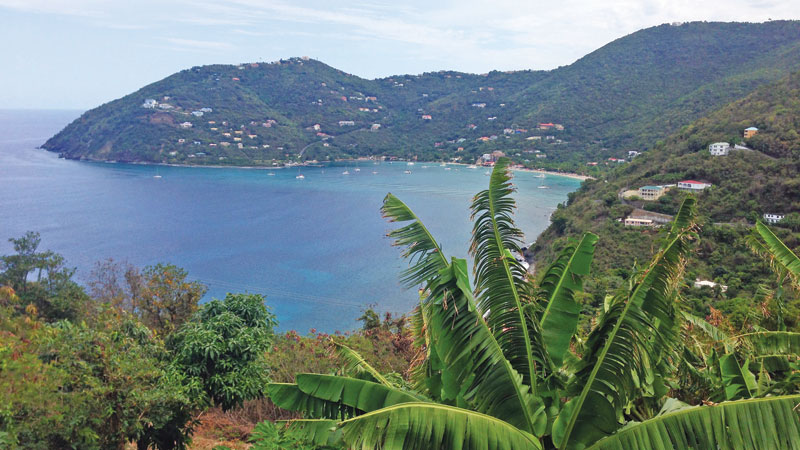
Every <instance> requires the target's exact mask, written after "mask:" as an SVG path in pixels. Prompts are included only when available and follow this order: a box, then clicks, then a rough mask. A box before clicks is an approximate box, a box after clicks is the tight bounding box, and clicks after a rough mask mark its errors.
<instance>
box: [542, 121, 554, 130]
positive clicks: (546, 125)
mask: <svg viewBox="0 0 800 450" xmlns="http://www.w3.org/2000/svg"><path fill="white" fill-rule="evenodd" d="M554 126H556V124H554V123H552V122H548V123H540V124H539V129H540V130H549V129H550V128H553V127H554Z"/></svg>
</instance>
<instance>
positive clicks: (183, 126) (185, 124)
mask: <svg viewBox="0 0 800 450" xmlns="http://www.w3.org/2000/svg"><path fill="white" fill-rule="evenodd" d="M181 128H192V123H191V122H183V123H182V124H181Z"/></svg>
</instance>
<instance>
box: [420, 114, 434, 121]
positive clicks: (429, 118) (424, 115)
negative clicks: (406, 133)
mask: <svg viewBox="0 0 800 450" xmlns="http://www.w3.org/2000/svg"><path fill="white" fill-rule="evenodd" d="M431 119H433V117H431V115H430V114H423V115H422V120H431Z"/></svg>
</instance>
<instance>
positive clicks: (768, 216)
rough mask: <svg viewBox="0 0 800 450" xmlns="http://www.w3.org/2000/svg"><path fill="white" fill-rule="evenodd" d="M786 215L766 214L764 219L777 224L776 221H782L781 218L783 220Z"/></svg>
mask: <svg viewBox="0 0 800 450" xmlns="http://www.w3.org/2000/svg"><path fill="white" fill-rule="evenodd" d="M784 217H785V214H775V213H766V214H764V220H766V221H767V222H768V223H770V224H772V225H775V224H776V223H778V222H780V221H781V220H783V218H784Z"/></svg>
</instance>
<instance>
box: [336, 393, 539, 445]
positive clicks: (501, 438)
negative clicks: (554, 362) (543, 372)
mask: <svg viewBox="0 0 800 450" xmlns="http://www.w3.org/2000/svg"><path fill="white" fill-rule="evenodd" d="M339 426H340V428H341V429H342V432H343V440H344V441H345V443H347V444H348V446H349V447H350V448H361V449H384V450H428V449H433V448H452V449H462V450H528V449H529V450H537V449H541V448H542V447H541V444H539V441H538V440H537V439H536V438H535V437H533V436H532V435H530V434H529V433H526V432H524V431H522V430H519V429H517V428H514V427H513V426H511V425H509V424H508V423H506V422H503V421H501V420H498V419H496V418H494V417H491V416H487V415H485V414H481V413H477V412H474V411H469V410H466V409H461V408H456V407H452V406H446V405H437V404H434V403H406V404H402V405H395V406H390V407H388V408H384V409H381V410H378V411H373V412H371V413H369V414H364V415H362V416H358V417H355V418H353V419H350V420H346V421H344V422H342V423H341V424H340V425H339Z"/></svg>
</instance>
